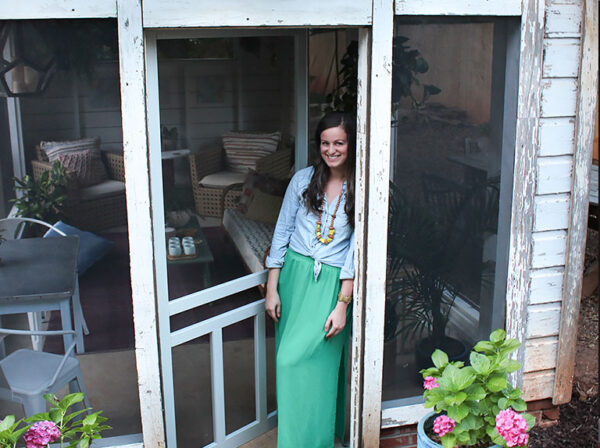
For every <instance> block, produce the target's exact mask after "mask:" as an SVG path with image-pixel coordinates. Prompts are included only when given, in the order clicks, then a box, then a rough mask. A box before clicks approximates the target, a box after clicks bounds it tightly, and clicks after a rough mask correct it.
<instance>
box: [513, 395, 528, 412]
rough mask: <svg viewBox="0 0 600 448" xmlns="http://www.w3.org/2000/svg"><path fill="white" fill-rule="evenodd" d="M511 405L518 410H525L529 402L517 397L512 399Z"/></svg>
mask: <svg viewBox="0 0 600 448" xmlns="http://www.w3.org/2000/svg"><path fill="white" fill-rule="evenodd" d="M510 407H511V408H513V410H515V411H517V412H523V411H526V410H527V403H525V400H523V399H521V398H517V399H516V400H511V401H510Z"/></svg>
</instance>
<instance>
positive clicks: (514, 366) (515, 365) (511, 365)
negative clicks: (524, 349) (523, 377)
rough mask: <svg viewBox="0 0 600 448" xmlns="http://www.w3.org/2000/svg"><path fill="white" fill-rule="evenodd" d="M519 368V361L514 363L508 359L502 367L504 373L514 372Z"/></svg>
mask: <svg viewBox="0 0 600 448" xmlns="http://www.w3.org/2000/svg"><path fill="white" fill-rule="evenodd" d="M520 368H521V363H520V362H519V361H515V360H514V359H509V360H508V361H507V363H506V366H505V367H504V370H506V373H512V372H516V371H517V370H519V369H520Z"/></svg>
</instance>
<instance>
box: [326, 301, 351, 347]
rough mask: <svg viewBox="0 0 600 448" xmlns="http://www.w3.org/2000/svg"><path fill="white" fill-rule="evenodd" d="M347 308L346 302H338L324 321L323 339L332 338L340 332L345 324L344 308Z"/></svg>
mask: <svg viewBox="0 0 600 448" xmlns="http://www.w3.org/2000/svg"><path fill="white" fill-rule="evenodd" d="M347 308H348V304H347V303H343V302H338V303H337V305H336V306H335V308H334V309H333V311H332V312H331V314H329V317H328V318H327V322H325V332H326V333H327V334H326V335H325V339H329V338H332V337H333V336H336V335H338V334H340V332H341V331H342V330H343V329H344V327H345V326H346V309H347Z"/></svg>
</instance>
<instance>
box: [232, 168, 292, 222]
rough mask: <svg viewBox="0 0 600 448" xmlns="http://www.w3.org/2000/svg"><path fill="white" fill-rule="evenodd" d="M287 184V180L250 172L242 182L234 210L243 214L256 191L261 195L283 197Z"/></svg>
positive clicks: (288, 181)
mask: <svg viewBox="0 0 600 448" xmlns="http://www.w3.org/2000/svg"><path fill="white" fill-rule="evenodd" d="M289 183H290V180H289V179H277V178H275V177H271V176H266V175H264V174H259V173H257V172H256V171H252V170H251V171H250V172H249V173H248V175H247V176H246V180H245V181H244V186H243V187H242V194H241V196H240V199H239V202H238V205H237V207H236V208H237V210H238V211H239V212H240V213H242V214H245V213H246V212H247V211H248V208H249V206H250V204H251V203H252V200H253V198H254V192H255V191H256V190H260V191H262V192H263V193H267V194H270V195H274V196H279V197H283V196H284V195H285V190H286V188H287V186H288V184H289Z"/></svg>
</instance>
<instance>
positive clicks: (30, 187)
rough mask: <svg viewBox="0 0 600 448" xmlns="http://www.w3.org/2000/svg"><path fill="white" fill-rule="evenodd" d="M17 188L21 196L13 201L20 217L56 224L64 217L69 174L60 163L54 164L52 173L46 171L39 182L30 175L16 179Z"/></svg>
mask: <svg viewBox="0 0 600 448" xmlns="http://www.w3.org/2000/svg"><path fill="white" fill-rule="evenodd" d="M14 180H15V188H16V189H17V190H19V191H20V192H21V196H19V197H18V198H16V199H12V202H13V203H14V204H15V207H17V210H18V212H17V214H18V216H23V217H27V218H36V219H40V220H42V221H46V222H56V221H58V220H59V219H61V218H62V217H63V208H64V205H65V202H66V200H67V181H68V179H67V174H66V173H65V170H64V168H63V166H62V165H61V164H60V162H58V161H57V162H54V164H53V165H52V169H51V170H50V171H44V172H43V173H42V175H41V176H40V178H39V179H38V180H35V179H34V178H32V177H31V176H29V175H25V177H23V179H18V178H15V179H14Z"/></svg>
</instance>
